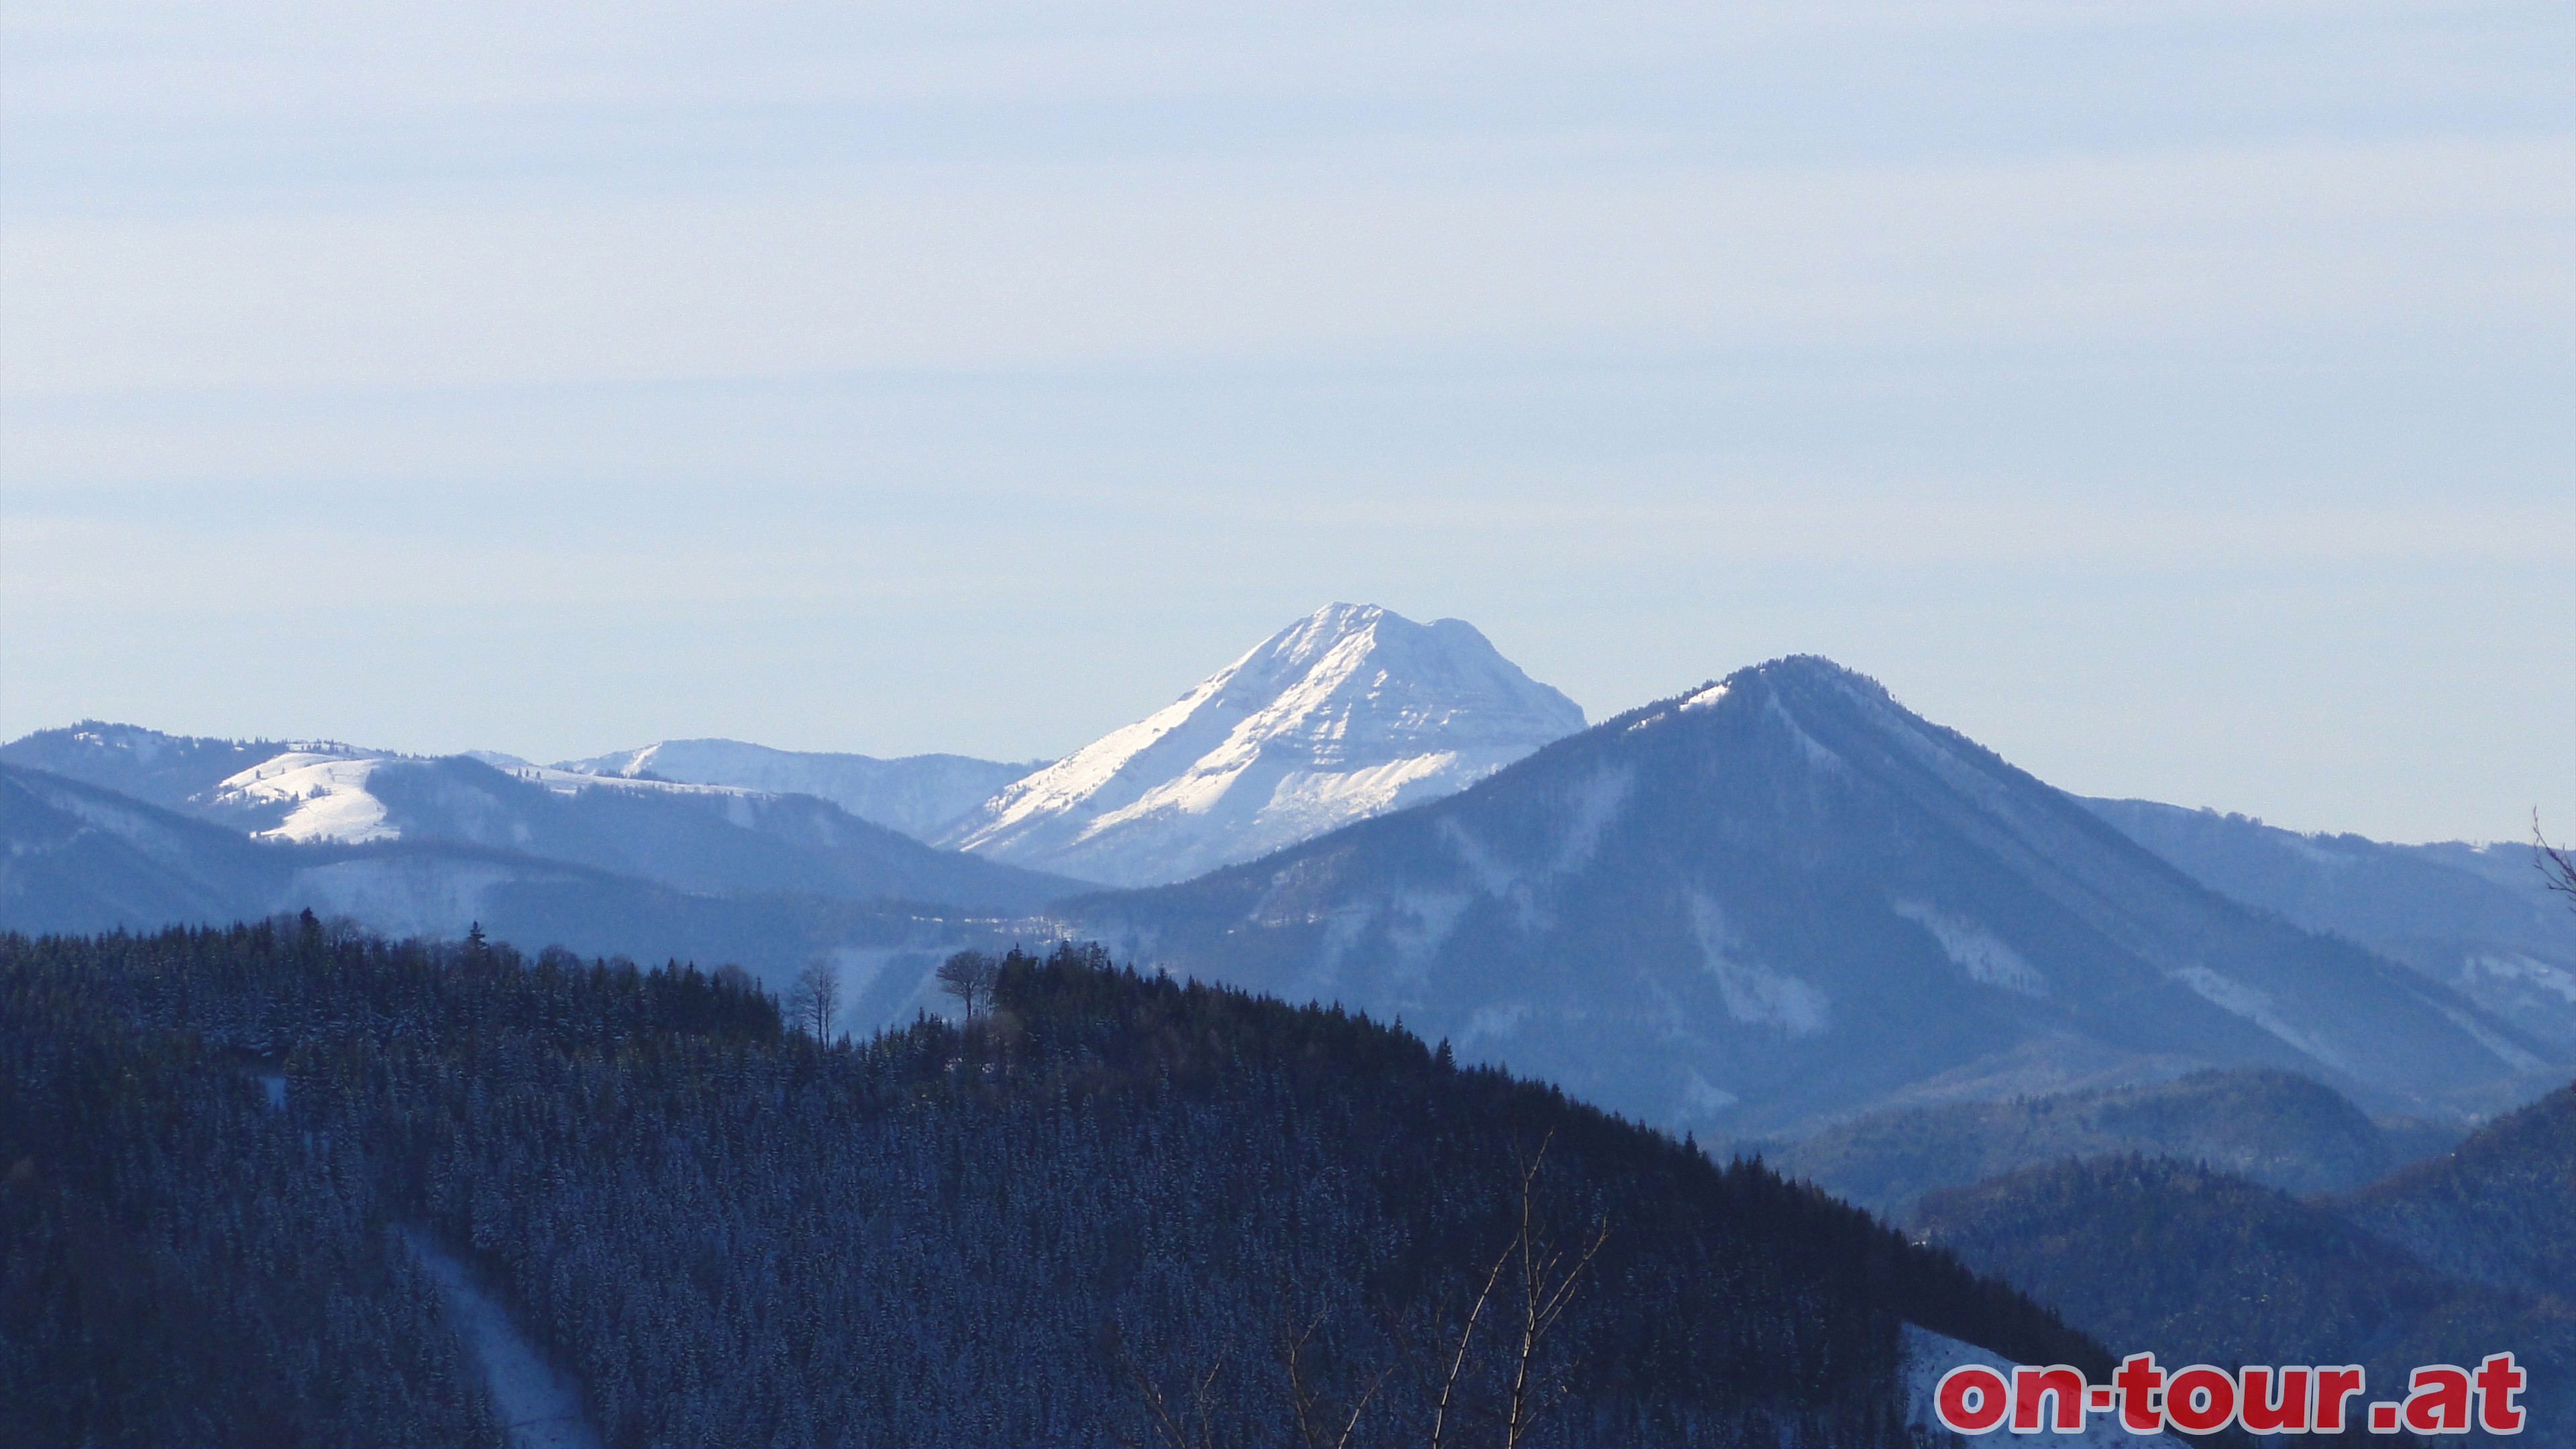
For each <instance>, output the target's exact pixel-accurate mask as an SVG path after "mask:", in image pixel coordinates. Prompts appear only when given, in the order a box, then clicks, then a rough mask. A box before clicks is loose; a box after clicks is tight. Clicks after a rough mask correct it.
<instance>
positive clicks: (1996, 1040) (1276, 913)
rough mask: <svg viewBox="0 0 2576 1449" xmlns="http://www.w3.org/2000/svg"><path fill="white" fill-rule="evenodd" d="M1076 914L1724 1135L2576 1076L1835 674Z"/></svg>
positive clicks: (1612, 738) (2514, 1029) (1771, 676)
mask: <svg viewBox="0 0 2576 1449" xmlns="http://www.w3.org/2000/svg"><path fill="white" fill-rule="evenodd" d="M1059 909H1060V910H1061V911H1062V912H1063V914H1064V918H1065V920H1066V922H1067V925H1068V928H1069V929H1070V930H1072V931H1073V932H1074V933H1075V934H1078V935H1083V936H1086V937H1097V938H1098V939H1101V940H1104V941H1107V942H1109V943H1111V945H1112V949H1113V950H1116V951H1119V952H1120V953H1121V954H1123V955H1131V956H1133V957H1134V958H1135V959H1137V960H1139V961H1142V962H1147V963H1152V964H1156V965H1161V966H1164V967H1166V968H1168V969H1170V970H1172V971H1174V972H1175V973H1181V972H1187V973H1191V974H1197V975H1202V976H1212V977H1216V978H1219V979H1223V980H1227V981H1230V982H1234V983H1237V984H1241V985H1244V986H1248V987H1252V988H1254V989H1258V990H1263V991H1268V992H1273V993H1276V994H1278V995H1281V996H1284V997H1287V998H1289V999H1292V1000H1304V999H1308V998H1321V999H1331V1000H1341V1001H1346V1002H1349V1003H1351V1004H1352V1005H1355V1006H1359V1007H1363V1008H1365V1009H1367V1010H1369V1011H1372V1012H1375V1013H1379V1014H1382V1015H1388V1016H1399V1015H1400V1016H1401V1017H1402V1018H1403V1019H1404V1020H1405V1021H1406V1022H1407V1024H1408V1025H1411V1026H1413V1027H1414V1028H1415V1029H1417V1030H1420V1031H1423V1032H1425V1033H1426V1034H1430V1035H1437V1036H1444V1037H1447V1038H1449V1039H1450V1040H1451V1041H1452V1043H1453V1044H1454V1045H1455V1047H1456V1049H1457V1050H1458V1051H1459V1052H1460V1053H1461V1054H1463V1055H1466V1056H1469V1057H1471V1058H1475V1059H1482V1060H1492V1061H1508V1062H1509V1063H1510V1064H1511V1065H1512V1066H1513V1067H1514V1068H1515V1069H1516V1070H1526V1071H1532V1072H1536V1073H1538V1074H1540V1075H1544V1076H1548V1077H1551V1078H1554V1079H1556V1080H1560V1081H1563V1082H1565V1083H1566V1084H1567V1085H1568V1086H1569V1087H1571V1088H1573V1089H1575V1090H1576V1091H1578V1092H1580V1093H1581V1094H1583V1095H1584V1096H1586V1097H1587V1098H1589V1099H1590V1100H1594V1101H1599V1102H1602V1103H1605V1104H1608V1105H1611V1106H1614V1107H1616V1108H1618V1109H1620V1110H1623V1111H1627V1112H1630V1113H1633V1114H1635V1115H1637V1116H1640V1117H1643V1118H1645V1119H1646V1120H1648V1121H1653V1122H1660V1123H1665V1124H1669V1125H1674V1126H1688V1127H1691V1128H1693V1129H1694V1130H1697V1131H1700V1132H1703V1133H1711V1132H1713V1133H1720V1134H1727V1135H1734V1134H1742V1133H1747V1132H1784V1131H1785V1132H1796V1131H1800V1130H1804V1129H1805V1128H1808V1127H1810V1126H1814V1125H1821V1124H1823V1123H1825V1122H1828V1121H1831V1120H1834V1119H1837V1118H1840V1117H1843V1116H1848V1115H1851V1114H1854V1113H1856V1112H1859V1111H1862V1110H1866V1109H1871V1108H1880V1107H1887V1106H1894V1105H1909V1104H1912V1105H1919V1104H1929V1103H1935V1102H1941V1101H1954V1100H1973V1099H1979V1098H1995V1097H2004V1096H2011V1095H2016V1094H2029V1093H2038V1092H2047V1091H2057V1090H2064V1089H2068V1088H2072V1087H2079V1086H2087V1085H2110V1084H2115V1083H2119V1082H2131V1081H2145V1080H2153V1079H2155V1078H2157V1077H2161V1076H2173V1075H2179V1074H2181V1073H2182V1072H2184V1071H2187V1070H2192V1069H2196V1068H2202V1067H2209V1066H2269V1067H2278V1068H2282V1069H2285V1070H2289V1071H2294V1072H2298V1073H2301V1074H2304V1075H2309V1076H2314V1077H2316V1078H2318V1079H2319V1080H2322V1081H2326V1082H2329V1083H2332V1084H2334V1085H2336V1086H2337V1087H2339V1088H2341V1089H2343V1090H2345V1091H2346V1092H2348V1093H2349V1094H2351V1095H2353V1096H2354V1097H2355V1098H2356V1099H2358V1100H2360V1101H2362V1102H2363V1103H2364V1104H2365V1105H2366V1106H2370V1107H2372V1108H2374V1109H2378V1110H2409V1111H2427V1110H2430V1111H2463V1110H2467V1111H2477V1110H2489V1109H2492V1108H2495V1107H2498V1106H2503V1105H2509V1104H2510V1103H2511V1102H2513V1101H2518V1100H2523V1099H2526V1098H2528V1097H2529V1096H2532V1095H2536V1094H2537V1093H2538V1092H2540V1091H2544V1090H2547V1088H2548V1087H2550V1086H2554V1085H2556V1084H2557V1082H2558V1081H2559V1080H2562V1079H2563V1078H2562V1076H2561V1073H2563V1071H2564V1070H2565V1068H2566V1066H2567V1063H2568V1061H2569V1056H2568V1054H2566V1053H2564V1052H2562V1051H2561V1050H2560V1049H2559V1048H2558V1047H2557V1046H2556V1045H2555V1044H2554V1041H2553V1039H2552V1037H2551V1035H2550V1034H2549V1033H2546V1032H2541V1031H2535V1030H2532V1029H2529V1028H2527V1027H2525V1026H2523V1025H2521V1024H2519V1023H2518V1022H2514V1021H2508V1020H2505V1019H2504V1018H2502V1017H2500V1016H2498V1015H2495V1014H2493V1013H2490V1012H2488V1011H2486V1010H2483V1009H2481V1008H2480V1007H2478V1006H2477V1005H2476V1004H2474V1003H2473V1002H2471V1001H2470V1000H2468V999H2467V998H2466V997H2464V996H2463V995H2461V994H2460V993H2459V992H2457V991H2455V990H2453V989H2451V988H2450V987H2449V986H2447V985H2445V984H2443V983H2442V982H2440V981H2438V980H2435V979H2433V978H2432V977H2430V976H2428V975H2426V974H2424V973H2422V972H2419V971H2417V970H2414V969H2411V968H2409V967H2407V966H2404V965H2401V964H2399V963H2397V962H2395V961H2392V960H2390V959H2389V958H2387V957H2385V956H2381V955H2377V954H2375V953H2373V952H2371V951H2369V950H2367V949H2364V948H2363V947H2361V946H2359V945H2356V944H2354V943H2352V942H2350V941H2348V940H2345V939H2342V938H2339V937H2336V936H2331V935H2318V934H2311V933H2309V932H2307V931H2303V930H2301V929H2299V928H2298V927H2296V926H2294V925H2292V924H2290V923H2289V922H2287V921H2285V920H2282V919H2281V918H2280V917H2278V916H2275V915H2272V914H2269V913H2266V912H2261V911H2257V910H2253V909H2249V908H2247V907H2246V906H2243V905H2241V904H2239V903H2237V902H2235V901H2231V900H2229V899H2227V898H2226V897H2223V896H2221V895H2219V894H2217V893H2216V892H2214V891H2211V890H2209V889H2207V888H2206V887H2204V886H2202V885H2200V884H2199V883H2197V882H2195V881H2193V880H2192V879H2191V878H2189V877H2188V876H2186V875H2185V874H2183V873H2182V872H2181V871H2179V870H2177V869H2175V868H2174V867H2173V866H2172V865H2171V864H2169V863H2168V862H2166V861H2165V860H2163V859H2162V858H2160V857H2158V856H2156V855H2155V854H2153V853H2152V852H2150V851H2148V850H2147V849H2146V848H2145V847H2143V846H2141V845H2139V844H2138V843H2137V842H2136V841H2134V840H2132V839H2130V838H2129V837H2128V836H2126V835H2123V834H2122V833H2120V832H2119V831H2118V830H2116V829H2114V828H2112V827H2111V826H2110V825H2108V824H2107V823H2105V822H2104V821H2103V820H2102V819H2101V818H2099V817H2098V816H2096V815H2095V814H2094V813H2093V812H2092V811H2090V810H2088V809H2086V808H2085V807H2084V805H2082V804H2081V803H2080V802H2078V801H2076V800H2074V799H2073V798H2072V797H2069V796H2067V795H2065V794H2064V793H2062V792H2060V791H2057V790H2055V789H2052V788H2050V787H2049V786H2047V785H2045V784H2043V783H2042V782H2040V781H2038V780H2036V779H2034V778H2032V777H2031V776H2030V775H2028V774H2026V773H2024V772H2022V771H2020V770H2017V769H2015V768H2013V767H2012V766H2011V765H2009V764H2007V763H2005V762H2004V761H2003V760H2001V759H1999V758H1997V757H1996V756H1995V755H1994V754H1993V753H1992V752H1991V751H1988V750H1986V749H1984V748H1982V747H1980V746H1978V745H1976V744H1975V743H1974V742H1972V741H1970V740H1968V739H1966V738H1965V737H1963V736H1961V735H1959V734H1957V733H1956V732H1954V731H1951V730H1947V729H1943V728H1941V727H1939V726H1937V725H1933V724H1931V723H1930V722H1928V721H1925V720H1923V719H1921V718H1920V717H1918V716H1916V715H1914V714H1912V713H1910V712H1908V711H1907V710H1905V709H1903V708H1902V707H1901V706H1899V705H1898V704H1897V703H1896V702H1895V701H1894V700H1893V699H1891V698H1890V697H1889V696H1888V694H1887V692H1886V691H1885V690H1884V689H1882V688H1880V687H1879V686H1878V685H1876V684H1875V683H1873V682H1871V681H1870V680H1868V679H1866V678H1864V677H1862V676H1860V675H1857V674H1854V673H1852V672H1850V671H1848V670H1845V669H1842V668H1840V667H1838V666H1835V665H1833V664H1831V663H1829V662H1827V661H1825V660H1822V659H1816V658H1790V659H1782V660H1777V661H1774V662H1772V663H1769V664H1765V665H1761V666H1758V667H1756V668H1752V669H1747V670H1742V671H1739V672H1737V673H1736V674H1734V675H1731V676H1729V677H1728V678H1727V679H1725V680H1724V681H1721V682H1718V683H1715V684H1711V685H1709V686H1706V687H1704V688H1701V689H1698V690H1695V691H1692V692H1691V693H1689V694H1686V695H1683V696H1679V697H1676V698H1674V699H1670V700H1666V701H1664V702H1661V703H1658V704H1654V705H1650V706H1647V707H1646V708H1643V709H1639V710H1635V711H1631V712H1630V713H1628V714H1625V715H1621V716H1619V717H1618V718H1615V719H1612V720H1609V721H1607V722H1605V723H1604V724H1602V725H1600V726H1597V727H1596V728H1594V729H1591V730H1588V731H1586V732H1585V733H1583V734H1581V735H1577V736H1575V737H1573V738H1571V739H1567V740H1563V741H1560V742H1558V743H1557V744H1555V745H1552V746H1550V747H1548V748H1547V749H1544V750H1541V751H1539V752H1538V753H1537V754H1535V755H1533V756H1531V757H1530V758H1528V759H1526V760H1523V761H1521V762H1520V763H1519V764H1517V765H1514V766H1512V767H1510V768H1508V769H1505V770H1504V771H1502V772H1501V773H1499V774H1497V775H1495V776H1494V777H1493V778H1491V779H1489V780H1487V781H1485V782H1483V783H1482V784H1480V785H1478V786H1477V787H1475V788H1473V789H1471V790H1468V791H1466V792H1464V793H1463V794H1460V795H1457V796H1453V797H1451V798H1448V799H1445V800H1441V801H1438V802H1435V803H1433V804H1430V805H1426V806H1422V807H1419V808H1416V809H1413V810H1409V811H1404V812H1401V813H1398V814H1395V815H1391V816H1387V817H1385V818H1382V819H1377V820H1371V821H1367V822H1363V823H1361V824H1359V825H1355V826H1350V827H1346V828H1345V829H1343V830H1340V831H1336V832H1334V833H1333V834H1331V835H1327V836H1324V837H1321V838H1319V839H1316V840H1312V841H1308V842H1306V843H1305V844H1303V845H1300V846H1296V847H1294V848H1292V849H1289V850H1286V851H1282V852H1279V853H1278V854H1276V855H1273V856H1270V857H1267V858H1265V859H1263V860H1261V861H1259V862H1256V863H1253V864H1249V865H1242V866H1235V867H1231V868H1228V869H1225V870H1221V871H1217V872H1214V873H1211V874H1210V875H1207V876H1205V877H1202V878H1200V879H1198V880H1195V881H1191V882H1187V883H1185V884H1181V885H1176V886H1171V887H1166V888H1163V889H1159V890H1150V891H1140V892H1130V893H1125V894H1120V895H1114V896H1099V897H1088V898H1082V899H1078V900H1075V901H1071V902H1068V903H1066V904H1065V905H1064V906H1062V907H1060V908H1059Z"/></svg>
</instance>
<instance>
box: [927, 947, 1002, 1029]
mask: <svg viewBox="0 0 2576 1449" xmlns="http://www.w3.org/2000/svg"><path fill="white" fill-rule="evenodd" d="M1001 974H1002V963H1001V961H1000V960H999V959H997V958H996V957H995V956H994V955H993V953H992V952H990V951H960V952H958V953H957V954H956V955H954V956H951V957H949V958H948V959H947V960H945V961H942V962H940V963H939V973H938V975H939V989H940V990H942V991H944V992H946V993H948V994H949V995H951V996H954V997H956V998H957V999H958V1000H959V1001H961V1002H963V1003H965V1006H966V1016H967V1019H968V1020H973V1019H974V1016H975V1011H976V1007H977V1005H978V1004H979V1003H980V1004H981V1005H982V1006H983V1007H984V1008H986V1009H988V1010H989V1009H990V1008H991V1007H992V1004H993V982H994V981H995V980H996V979H997V978H999V977H1000V976H1001Z"/></svg>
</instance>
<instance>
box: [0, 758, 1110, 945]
mask: <svg viewBox="0 0 2576 1449" xmlns="http://www.w3.org/2000/svg"><path fill="white" fill-rule="evenodd" d="M0 762H6V763H8V764H12V765H23V766H32V767H33V768H36V769H40V770H44V771H46V772H48V773H50V774H53V775H56V776H60V777H63V778H66V779H71V780H78V781H81V782H83V783H86V784H91V785H95V786H98V787H101V788H104V789H108V790H113V791H116V792H118V793H119V794H122V795H125V796H128V797H130V798H131V799H133V800H136V801H139V802H141V803H146V804H152V805H159V806H162V807H164V808H166V809H170V810H173V811H176V812H178V813H181V814H185V815H189V816H193V817H195V818H196V819H199V820H202V821H206V822H208V823H210V824H215V825H220V826H229V827H232V828H233V829H235V830H237V831H242V832H246V833H248V834H250V835H251V836H253V837H254V838H256V839H259V840H263V841H271V842H281V843H302V844H321V843H326V842H327V843H337V844H343V845H356V844H366V843H370V842H380V841H392V840H407V841H411V842H414V843H430V842H439V843H447V844H458V845H476V846H484V847H489V848H492V849H495V850H500V851H506V852H509V853H512V854H516V855H522V856H529V857H534V858H536V859H540V860H549V861H556V862H561V863H566V864H574V865H582V866H589V867H593V868H595V869H599V870H604V871H608V872H611V873H614V874H618V875H625V876H632V877H635V878H637V879H640V880H644V881H648V882H651V883H654V884H657V885H662V886H668V887H671V888H674V889H678V890H683V891H690V892H695V893H700V894H724V893H744V892H753V893H773V894H775V893H801V894H812V895H819V896H828V897H834V898H838V899H844V900H887V899H892V900H902V901H908V902H917V903H923V904H927V905H934V906H942V907H949V908H953V909H956V910H959V911H963V912H967V913H980V914H985V915H991V914H997V913H1007V914H1021V913H1025V912H1027V911H1030V910H1032V909H1034V908H1036V907H1037V906H1039V905H1041V904H1043V903H1045V902H1047V901H1050V900H1054V899H1057V898H1059V897H1061V896H1064V895H1067V894H1069V893H1072V892H1074V891H1077V890H1080V889H1082V888H1083V886H1082V885H1081V884H1080V883H1077V882H1074V881H1071V880H1067V879H1065V878H1063V877H1059V876H1050V875H1046V874H1044V873H1042V872H1039V871H1033V870H1024V869H1021V868H1019V867H1016V866H1009V865H1003V864H1000V863H997V862H993V861H986V860H981V859H977V858H975V857H971V856H964V855H960V854H958V853H957V852H955V851H947V850H936V849H933V848H931V847H930V846H927V845H924V844H922V843H921V842H919V841H917V840H914V839H911V838H910V837H908V836H905V835H903V834H901V833H899V832H897V831H895V830H892V829H889V828H887V827H885V826H882V825H878V824H875V823H873V822H870V821H866V820H861V819H859V818H857V817H855V816H853V815H851V814H849V813H848V812H847V811H844V810H842V809H841V808H840V807H838V806H836V805H833V804H831V803H830V802H828V801H825V800H821V799H817V798H814V797H812V796H807V795H793V794H776V793H771V792H766V791H759V790H749V789H743V788H738V787H728V786H709V785H693V784H678V783H673V782H669V781H664V780H658V779H652V778H628V777H621V776H594V775H587V774H579V773H573V772H567V771H560V770H547V769H540V768H537V767H534V766H528V765H524V764H521V765H501V766H496V765H493V764H488V763H485V762H484V761H483V760H481V759H475V758H469V757H466V756H461V755H457V756H446V757H441V758H420V757H415V756H405V755H399V754H395V753H392V752H390V751H384V750H363V749H357V748H353V747H351V746H348V745H342V744H336V743H315V742H296V743H276V742H265V741H264V742H260V743H257V744H242V743H237V742H233V741H222V740H203V739H189V738H184V737H177V736H170V735H163V734H159V733H157V732H155V731H151V730H144V729H138V728H136V727H134V726H131V725H105V724H97V723H86V724H82V725H76V726H73V727H71V728H70V729H65V730H49V731H45V732H43V733H41V734H37V735H31V736H28V737H26V738H25V739H21V740H17V741H13V742H11V743H10V744H8V745H6V746H0Z"/></svg>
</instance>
